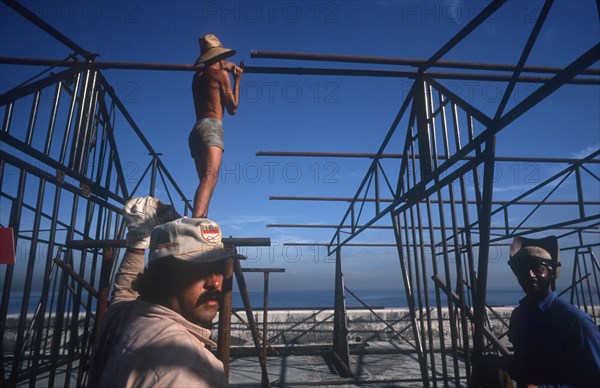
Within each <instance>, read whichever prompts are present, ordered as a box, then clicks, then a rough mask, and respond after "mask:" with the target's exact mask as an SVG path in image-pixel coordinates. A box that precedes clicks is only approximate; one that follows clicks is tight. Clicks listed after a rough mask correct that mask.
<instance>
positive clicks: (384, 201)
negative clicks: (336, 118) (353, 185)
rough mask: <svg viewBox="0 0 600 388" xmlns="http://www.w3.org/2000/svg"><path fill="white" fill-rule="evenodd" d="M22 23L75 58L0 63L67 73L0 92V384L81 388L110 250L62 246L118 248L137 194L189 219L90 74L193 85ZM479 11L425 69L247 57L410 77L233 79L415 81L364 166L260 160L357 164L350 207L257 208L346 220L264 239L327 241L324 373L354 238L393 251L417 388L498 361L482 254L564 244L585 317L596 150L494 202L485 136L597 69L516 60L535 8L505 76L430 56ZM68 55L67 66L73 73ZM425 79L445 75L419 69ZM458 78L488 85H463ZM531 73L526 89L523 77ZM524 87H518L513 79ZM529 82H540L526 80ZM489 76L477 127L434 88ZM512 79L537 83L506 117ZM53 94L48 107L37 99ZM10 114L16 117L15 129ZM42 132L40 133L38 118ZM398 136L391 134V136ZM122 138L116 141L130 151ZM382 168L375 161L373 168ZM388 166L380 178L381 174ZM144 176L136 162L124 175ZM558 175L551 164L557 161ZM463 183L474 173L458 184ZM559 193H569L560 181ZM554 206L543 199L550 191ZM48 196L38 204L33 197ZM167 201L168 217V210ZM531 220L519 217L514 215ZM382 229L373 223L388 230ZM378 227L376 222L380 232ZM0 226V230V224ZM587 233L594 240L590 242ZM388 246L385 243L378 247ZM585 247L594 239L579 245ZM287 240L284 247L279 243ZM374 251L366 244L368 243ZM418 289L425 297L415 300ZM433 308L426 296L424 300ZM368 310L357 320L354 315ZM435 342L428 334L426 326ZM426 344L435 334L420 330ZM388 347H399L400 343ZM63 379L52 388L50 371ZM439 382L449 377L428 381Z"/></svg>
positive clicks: (458, 381) (595, 217)
mask: <svg viewBox="0 0 600 388" xmlns="http://www.w3.org/2000/svg"><path fill="white" fill-rule="evenodd" d="M3 2H4V3H5V4H7V5H8V6H10V7H13V9H15V10H16V11H17V12H19V13H20V14H22V15H23V16H25V17H26V18H27V19H28V20H30V21H31V22H33V23H35V24H36V25H38V26H39V27H40V28H42V29H44V30H45V31H47V32H48V33H49V34H50V35H52V36H53V37H55V38H56V39H58V40H59V41H61V42H62V43H64V44H65V45H66V46H67V47H69V48H70V49H71V50H73V51H74V53H75V54H74V55H72V56H71V57H69V58H67V59H66V60H64V61H55V60H47V59H31V58H0V63H4V64H20V65H36V66H40V65H44V66H51V67H53V68H61V67H64V68H66V69H65V70H63V71H60V72H58V73H53V74H50V75H46V76H45V77H44V78H41V79H39V80H37V81H31V82H28V83H26V84H24V85H21V86H19V87H17V88H15V89H13V90H11V91H9V92H7V93H5V94H3V95H2V96H0V114H2V117H3V123H2V130H1V131H0V141H1V144H2V149H1V150H0V157H1V158H0V185H1V186H0V196H1V198H2V200H3V201H8V202H9V203H10V204H11V206H10V208H11V212H10V216H9V217H8V218H7V221H6V225H5V224H4V223H3V225H2V226H3V227H9V228H12V230H13V233H14V238H15V243H16V245H17V250H18V251H19V252H22V253H26V254H25V256H27V258H26V259H25V260H26V262H27V263H26V271H25V272H24V273H22V274H21V273H16V272H14V266H10V265H9V266H6V267H4V268H3V270H2V271H3V272H2V273H0V275H2V279H3V281H2V284H3V285H2V287H3V290H2V297H1V300H0V336H2V337H4V336H5V334H6V333H7V332H8V331H7V325H9V324H14V325H16V333H17V336H16V338H15V339H14V343H15V344H16V345H15V347H14V349H7V348H5V347H4V343H2V352H1V354H2V356H1V357H2V359H1V360H0V364H1V365H2V378H3V383H6V384H7V385H11V386H12V385H15V384H16V383H19V382H24V381H28V382H29V383H30V385H32V386H33V385H35V383H36V381H37V380H38V379H41V378H43V379H45V380H46V381H49V382H50V385H54V384H57V385H61V383H62V384H63V385H65V386H68V385H70V384H76V385H78V386H79V385H82V384H84V383H85V381H86V372H87V368H86V366H87V363H89V356H90V351H91V347H92V341H93V338H94V333H95V323H96V321H97V319H96V318H97V310H98V309H99V307H100V303H101V301H102V298H101V295H103V294H104V295H105V293H106V291H107V289H108V287H109V286H110V282H111V279H112V272H113V271H114V266H115V263H116V262H117V260H114V258H117V257H118V256H119V254H120V253H121V252H120V250H119V249H118V248H117V249H115V250H114V251H113V250H103V249H102V248H105V247H94V248H82V247H81V246H78V245H77V241H78V240H119V239H122V237H123V234H124V229H125V226H124V223H123V220H122V217H121V208H122V205H123V203H124V201H125V200H126V199H127V198H129V197H131V196H133V195H142V194H141V193H144V194H148V195H153V194H154V192H155V190H156V189H157V185H161V186H160V188H161V189H162V190H164V191H165V192H166V193H167V196H168V199H169V201H170V202H171V203H173V204H174V205H176V206H178V207H183V212H182V213H187V211H188V210H189V209H190V202H189V200H187V199H186V197H185V195H184V194H183V192H182V191H181V190H180V189H179V187H178V186H177V184H176V182H174V180H173V178H172V177H171V175H170V174H169V172H168V171H167V169H166V167H165V165H164V164H163V163H162V161H161V158H160V154H158V153H156V152H155V151H154V149H153V148H152V146H151V145H150V144H149V142H148V141H147V139H146V138H145V137H144V135H143V132H142V130H141V129H140V128H139V127H138V126H137V125H136V123H135V121H134V120H133V118H132V117H131V116H130V115H129V114H128V113H127V111H126V110H125V107H124V105H123V103H122V102H121V101H120V100H119V98H118V97H117V96H116V94H115V92H114V90H113V88H112V87H111V86H110V85H109V84H108V82H107V81H106V79H105V78H104V77H103V75H102V73H101V72H100V71H99V70H100V69H106V68H120V69H132V70H136V69H144V70H166V71H194V70H196V69H197V67H194V66H190V65H171V64H141V63H117V62H100V61H95V56H94V55H93V54H92V53H90V52H89V51H87V50H84V49H83V48H81V47H80V46H78V45H77V44H76V43H74V42H73V41H71V40H70V39H69V38H67V37H65V36H64V35H62V34H60V33H59V32H58V31H56V30H55V29H53V28H52V27H51V26H49V25H48V24H47V23H45V22H44V21H43V20H41V19H39V17H37V16H36V15H34V14H32V13H31V12H30V11H28V10H27V9H25V8H24V7H22V6H20V5H19V4H18V3H17V2H15V1H13V0H3ZM504 3H505V2H504V1H494V2H491V3H490V5H489V6H488V7H487V8H486V9H484V10H483V11H482V12H481V13H480V14H479V15H477V16H476V17H475V18H474V19H473V20H472V21H471V22H469V23H468V24H467V25H466V26H465V27H464V28H463V29H462V30H461V31H460V32H459V33H458V34H457V35H456V36H454V37H453V38H451V39H450V40H449V41H448V43H447V44H445V45H444V46H443V47H442V48H441V49H440V50H438V51H437V52H436V53H435V54H434V55H433V56H432V57H431V58H429V59H428V60H408V59H401V58H373V57H356V56H339V55H322V54H306V53H305V54H298V53H272V52H261V51H256V52H253V53H252V56H253V57H254V58H274V59H284V60H288V61H289V60H296V59H297V60H312V61H332V62H346V63H376V64H387V65H399V66H411V67H414V68H416V70H414V71H399V70H370V69H368V70H367V69H331V68H295V67H294V68H292V67H252V66H247V67H246V68H245V72H246V73H249V74H252V73H254V74H314V75H337V76H369V77H403V78H408V79H413V80H414V84H413V86H412V89H411V91H410V93H409V94H408V96H407V97H406V99H405V100H404V101H402V104H401V107H400V110H399V112H398V114H397V116H396V118H395V120H394V122H393V123H392V125H391V127H390V129H389V131H388V133H387V135H386V136H385V138H384V141H383V143H382V145H381V146H380V148H379V150H378V151H377V152H376V153H373V154H328V155H324V154H319V153H301V154H299V153H286V152H280V153H273V152H271V153H269V152H259V153H258V155H259V156H262V155H275V156H282V157H285V156H307V157H315V156H319V157H323V156H332V157H349V158H355V157H367V158H370V159H371V164H370V167H369V169H368V171H367V173H366V175H365V176H364V178H363V180H362V181H361V183H360V185H359V187H358V189H357V191H356V193H355V195H354V196H353V197H349V198H328V197H271V199H278V200H283V199H285V200H315V201H331V200H335V201H345V202H348V203H349V205H348V208H347V210H346V212H345V213H344V215H343V217H342V219H341V221H340V223H339V224H337V225H302V224H279V225H270V226H272V227H302V228H316V227H321V228H331V229H333V230H334V232H333V237H332V238H331V240H330V241H329V242H327V243H323V244H326V245H327V246H328V248H329V253H330V254H335V258H336V271H335V275H336V276H335V313H334V330H333V341H332V343H333V346H332V355H333V357H332V359H333V360H334V363H335V364H336V368H337V371H338V373H339V374H340V375H343V376H351V375H352V365H351V364H350V357H349V346H348V338H347V332H348V328H347V319H346V307H345V292H349V293H350V294H351V295H352V296H354V297H356V298H358V297H357V296H355V295H354V294H353V293H352V291H350V290H349V289H348V288H347V287H346V286H345V285H344V279H343V265H342V264H343V257H342V251H343V249H344V250H345V249H346V247H351V246H356V245H362V246H366V244H360V243H353V242H352V241H353V240H354V239H355V238H356V237H358V236H359V235H360V234H361V233H363V232H365V231H366V230H378V229H380V230H383V231H389V230H391V231H393V236H394V240H395V243H393V244H390V246H392V247H395V248H396V250H397V255H398V259H399V264H400V267H401V276H402V279H403V281H404V286H405V294H406V300H407V301H408V303H409V309H410V314H409V317H408V319H410V321H411V328H412V331H413V333H412V338H413V339H412V341H413V342H411V344H410V345H411V346H412V347H413V348H414V349H415V351H416V353H417V358H418V360H419V364H420V368H421V377H422V381H423V384H424V385H425V386H434V387H437V386H442V385H443V386H449V384H452V385H456V386H463V385H470V384H472V382H473V381H472V372H473V368H477V365H473V359H476V357H475V358H472V356H473V355H475V356H477V355H479V354H482V353H488V352H494V353H500V354H506V353H507V352H508V350H507V349H505V348H504V347H503V346H502V344H501V343H500V342H499V341H498V337H497V336H495V335H494V334H493V333H492V332H491V331H490V330H489V328H488V327H487V313H488V311H490V312H492V313H493V310H492V309H490V308H489V306H487V305H486V290H487V275H488V257H489V254H490V252H489V250H490V247H493V246H506V245H507V244H509V243H510V239H512V238H513V237H515V236H524V235H531V234H534V233H538V232H554V233H556V234H558V236H559V238H566V237H571V236H576V238H577V241H578V244H576V245H574V246H569V247H563V248H562V249H561V250H562V251H563V253H564V252H569V253H570V252H572V253H573V268H572V273H571V274H569V275H570V276H571V286H570V287H569V288H568V290H566V291H568V292H569V293H570V300H571V302H572V303H574V304H576V305H578V306H579V307H580V308H582V309H583V310H585V311H586V312H588V313H589V314H590V315H592V316H593V318H594V319H595V320H596V323H599V321H600V313H599V312H598V310H597V309H598V306H599V305H600V294H599V290H600V286H599V284H600V283H599V281H600V267H599V265H598V261H597V259H596V257H595V256H594V254H593V251H592V248H594V247H597V246H599V245H600V243H599V242H598V239H597V230H598V227H599V226H600V220H599V219H600V214H599V213H598V204H599V203H598V200H597V199H598V198H597V197H593V196H592V198H590V196H589V194H588V195H586V193H585V192H584V189H583V187H584V182H588V181H592V182H596V184H597V182H598V181H600V177H598V176H597V175H596V174H595V173H594V172H593V167H594V166H597V164H598V163H599V162H600V151H596V152H594V153H592V154H590V155H589V156H587V157H585V158H582V159H564V158H545V159H544V158H517V159H516V160H529V161H533V162H543V163H553V164H556V165H560V166H563V167H561V170H560V171H559V172H558V173H556V174H555V175H554V176H552V177H550V178H549V179H547V180H546V181H544V182H541V183H540V184H538V185H536V186H535V187H534V188H532V189H531V190H529V191H527V192H525V193H523V194H521V195H520V196H518V197H517V198H514V199H513V200H511V201H495V200H494V197H493V173H494V168H495V166H497V165H498V164H500V163H504V162H507V161H511V160H515V159H514V158H504V157H502V156H498V155H496V151H495V141H496V135H497V134H498V133H500V132H501V131H502V130H503V129H504V128H505V127H507V126H508V125H510V124H511V123H513V122H515V121H516V120H518V119H519V117H520V116H521V115H523V114H524V113H525V112H527V111H528V110H529V109H531V108H533V107H535V106H536V105H538V104H540V103H542V102H543V100H544V99H545V98H547V97H548V96H550V95H551V94H552V93H554V92H555V91H556V90H558V89H559V88H560V87H561V86H563V85H578V86H580V87H589V86H592V87H598V85H600V78H598V75H600V71H599V70H597V69H591V68H590V67H591V66H592V65H593V64H594V63H596V62H597V61H598V60H599V59H600V44H598V43H597V44H595V45H594V46H592V47H590V48H589V50H588V51H586V52H585V53H583V54H582V55H581V56H580V57H578V58H573V59H572V61H571V63H570V64H569V65H568V66H566V67H564V68H552V67H539V66H536V67H533V66H527V65H526V62H527V58H528V56H529V54H530V52H531V50H532V48H533V47H534V45H535V42H536V39H537V36H538V33H539V31H540V30H541V28H542V26H543V25H544V22H545V18H546V15H547V14H548V12H549V11H550V8H551V6H552V1H546V2H545V5H544V7H543V8H542V9H541V11H540V14H539V16H538V20H537V22H536V23H535V25H534V26H533V27H532V31H531V33H530V36H529V39H528V41H527V44H526V46H525V47H524V48H523V51H522V54H521V56H520V59H519V61H518V63H516V64H515V65H498V64H478V63H466V62H450V61H442V60H440V59H441V58H442V57H443V56H444V55H445V54H446V53H447V52H448V51H450V50H451V49H452V48H453V47H455V46H456V45H457V44H458V43H459V42H461V41H462V40H463V39H464V38H465V37H467V36H468V35H469V34H470V33H472V32H473V31H474V30H476V29H477V28H478V27H479V26H480V25H481V23H483V22H484V21H485V20H486V19H487V18H488V17H490V16H491V15H493V13H494V12H496V11H497V10H498V9H500V8H501V7H502V6H503V5H504ZM78 58H83V60H78ZM433 68H446V69H453V72H433V71H430V69H433ZM467 70H477V71H489V72H491V73H489V74H483V73H480V72H479V73H472V74H471V73H466V72H465V71H467ZM529 73H531V74H534V75H530V74H529ZM525 74H527V75H525ZM540 74H541V75H540ZM448 79H451V80H465V79H469V80H474V79H477V80H489V81H497V82H506V84H507V87H506V91H505V93H504V95H503V98H502V100H501V101H500V103H499V104H498V107H497V110H496V113H495V115H494V116H493V117H490V116H488V115H486V114H484V113H483V112H482V111H481V110H479V109H478V108H477V107H475V106H473V105H472V104H470V103H468V102H467V101H465V100H464V99H462V98H460V97H459V96H458V95H456V94H454V93H453V92H452V91H451V90H449V89H448V88H446V87H445V86H444V85H443V82H441V80H448ZM518 83H533V84H540V86H539V87H538V88H537V90H535V91H534V92H533V93H531V94H530V95H529V96H528V97H527V98H525V99H524V100H522V101H521V102H520V103H518V104H517V105H516V106H515V107H513V108H512V109H510V110H508V111H506V110H507V109H506V107H507V102H508V99H509V98H510V96H511V93H512V91H513V90H514V88H515V86H516V85H517V84H518ZM42 93H48V94H49V95H51V96H52V103H51V106H50V108H47V107H44V106H43V104H41V102H40V96H41V95H42ZM19 115H24V116H23V117H24V118H20V119H18V118H19V117H20V116H19ZM44 118H47V120H46V121H43V120H44ZM401 123H402V125H401ZM404 130H405V131H406V135H405V138H404V143H403V145H401V147H402V152H401V153H397V154H390V153H386V150H388V147H389V148H391V147H390V146H391V145H392V143H393V141H395V140H392V139H394V135H395V134H397V133H400V132H401V131H404ZM124 135H127V136H130V137H129V138H131V137H132V138H134V139H135V142H136V143H135V144H134V145H132V144H130V143H129V144H128V145H127V146H128V147H129V148H133V147H138V148H139V149H140V150H141V151H140V154H142V153H143V154H144V155H149V158H148V160H147V161H144V162H143V165H144V166H145V167H144V168H143V169H142V170H143V174H142V175H141V177H140V178H139V179H136V180H135V181H129V180H128V179H127V177H126V176H125V174H124V169H123V166H122V165H121V157H120V151H121V152H122V148H120V147H122V146H121V144H122V143H123V141H121V140H120V137H121V136H124ZM129 138H128V139H129ZM384 160H386V161H387V162H388V163H387V164H386V163H384ZM390 160H391V161H393V162H394V163H393V164H392V166H391V167H390V163H389V161H390ZM140 163H142V161H140ZM565 164H566V165H567V167H564V165H565ZM467 176H470V177H472V180H471V181H469V180H468V179H466V177H467ZM573 179H574V180H575V184H574V185H571V184H570V182H571V180H573ZM559 188H560V189H565V190H566V191H568V192H569V193H570V195H571V196H570V199H569V200H564V199H561V200H555V199H553V198H551V197H552V195H553V193H555V191H556V190H558V189H559ZM49 196H51V197H52V201H51V204H50V205H49V202H48V201H44V198H48V197H49ZM179 201H183V205H182V203H181V202H179ZM526 206H529V207H531V211H530V212H529V213H528V214H526V215H525V216H523V217H522V219H519V220H518V221H517V222H516V223H515V222H514V218H515V217H518V216H520V215H522V210H520V211H514V210H513V209H515V208H517V207H518V208H519V209H522V208H523V207H526ZM549 206H550V207H552V206H554V207H556V206H567V207H571V208H576V209H577V210H576V215H574V216H572V217H570V218H562V219H559V220H557V221H556V222H555V223H553V224H550V225H544V226H540V225H535V224H529V225H528V226H525V225H526V224H527V223H528V222H529V221H530V219H532V218H533V216H534V215H535V214H539V213H540V212H542V211H544V210H545V209H547V208H548V207H549ZM387 217H389V218H387ZM386 218H387V219H389V222H390V224H391V225H386V226H382V225H380V224H378V222H379V221H380V220H385V219H386ZM3 222H4V221H3ZM590 231H593V232H594V234H591V233H590ZM390 235H391V234H390ZM590 236H592V237H590ZM292 244H293V243H292ZM383 245H385V244H373V245H371V246H383ZM40 265H42V266H43V276H42V278H41V284H42V290H41V292H40V295H39V297H38V296H37V295H33V294H32V292H31V291H32V284H33V283H34V278H35V272H36V269H37V270H38V271H39V266H40ZM430 288H433V291H430ZM14 292H21V293H22V304H21V313H20V315H19V317H18V318H17V319H16V320H14V321H12V322H9V319H8V317H7V311H8V304H9V300H10V296H11V294H12V293H14ZM431 295H434V297H433V299H432V298H431ZM367 307H368V306H367ZM434 329H435V330H434ZM434 331H437V332H439V333H440V336H439V338H434V337H433V335H432V333H433V332H434ZM398 338H401V337H398ZM59 366H60V367H61V369H62V370H64V371H65V373H64V374H62V375H60V376H57V375H56V371H57V367H59ZM439 373H442V374H443V376H447V377H448V378H445V379H440V378H439Z"/></svg>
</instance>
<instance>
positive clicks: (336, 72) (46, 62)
mask: <svg viewBox="0 0 600 388" xmlns="http://www.w3.org/2000/svg"><path fill="white" fill-rule="evenodd" d="M90 63H91V65H92V66H94V67H95V68H96V69H98V70H104V69H121V70H124V69H126V70H166V71H169V70H170V71H201V70H202V69H203V68H202V67H200V66H193V65H181V64H154V63H140V62H103V61H95V62H90ZM0 64H9V65H11V64H12V65H29V66H55V67H73V66H81V65H82V62H74V61H72V62H65V61H64V60H53V59H39V58H12V57H0ZM244 73H246V74H279V75H327V76H345V77H384V78H408V79H415V78H417V77H418V76H419V74H418V73H417V72H416V71H399V70H370V69H335V68H332V69H330V68H312V67H268V66H246V67H244ZM426 74H427V75H428V76H430V77H432V78H436V79H446V80H462V81H498V82H510V80H511V77H510V76H507V75H501V74H465V73H440V72H427V73H426ZM550 79H551V78H550V77H547V76H521V77H519V82H522V83H543V82H546V81H549V80H550ZM566 83H568V84H579V85H598V84H600V79H598V78H590V77H578V78H573V79H571V80H568V81H566Z"/></svg>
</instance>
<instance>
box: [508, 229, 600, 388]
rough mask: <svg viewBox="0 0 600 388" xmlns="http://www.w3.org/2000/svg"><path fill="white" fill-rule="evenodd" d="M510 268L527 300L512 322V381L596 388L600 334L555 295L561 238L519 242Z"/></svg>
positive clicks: (586, 318)
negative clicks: (559, 241)
mask: <svg viewBox="0 0 600 388" xmlns="http://www.w3.org/2000/svg"><path fill="white" fill-rule="evenodd" d="M508 264H509V265H510V268H511V269H512V271H513V273H514V274H515V276H516V277H517V280H518V282H519V284H520V285H521V288H522V289H523V291H524V292H525V294H526V295H525V297H524V298H523V299H521V301H520V302H519V306H517V307H516V308H515V310H514V311H513V313H512V315H511V318H510V326H509V331H508V338H509V340H510V342H511V343H512V344H513V347H514V360H513V362H512V366H511V368H510V372H511V377H512V378H513V379H514V380H516V381H517V382H518V384H519V386H524V387H525V386H526V387H530V386H561V387H563V386H564V387H571V386H573V387H598V386H599V385H600V329H599V328H598V327H597V326H596V325H595V324H594V322H593V321H592V319H591V318H590V317H589V316H588V315H587V314H585V313H584V312H583V311H581V310H579V309H578V308H577V307H575V306H573V305H571V304H569V303H567V302H565V301H563V300H561V299H560V298H559V297H558V295H557V294H556V292H554V289H555V284H554V283H555V280H556V278H557V277H558V275H559V274H560V252H559V248H558V240H557V238H556V237H555V236H548V237H545V238H540V239H533V238H524V237H516V238H515V239H514V240H513V242H512V244H511V247H510V260H509V262H508Z"/></svg>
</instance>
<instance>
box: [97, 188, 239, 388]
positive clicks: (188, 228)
mask: <svg viewBox="0 0 600 388" xmlns="http://www.w3.org/2000/svg"><path fill="white" fill-rule="evenodd" d="M124 217H125V220H126V222H127V226H128V234H127V252H126V254H125V255H124V257H123V260H122V262H121V265H120V266H119V271H118V273H117V275H116V277H115V287H114V291H113V299H112V302H111V306H110V307H109V309H108V311H107V313H106V315H105V316H104V319H103V321H102V326H101V329H100V332H99V334H98V337H97V341H96V344H97V347H96V351H95V353H94V356H93V358H92V365H91V370H90V375H89V386H91V387H96V386H99V387H151V386H162V387H211V388H212V387H226V386H227V381H226V379H225V374H224V371H223V364H222V362H221V361H219V360H218V359H217V358H216V357H215V356H214V355H213V354H212V352H211V351H210V350H209V348H210V347H214V346H215V343H214V342H213V341H212V340H211V339H210V335H211V330H210V328H211V323H212V320H213V319H214V318H215V316H216V314H217V312H218V309H219V301H220V297H221V290H222V285H223V271H224V265H225V259H227V258H238V259H243V258H245V257H243V256H240V255H237V254H236V253H235V252H230V251H227V250H225V249H224V247H223V243H222V242H221V230H220V228H219V225H217V224H216V223H215V222H213V221H211V220H208V219H205V218H178V217H179V215H178V214H177V213H176V212H175V211H174V209H173V208H172V207H171V206H167V205H165V204H163V203H162V202H160V201H159V200H156V199H154V198H152V197H145V198H134V199H132V200H130V201H128V202H127V204H126V205H125V209H124ZM148 247H149V254H148V266H147V267H146V268H145V269H144V250H145V248H148ZM142 271H143V272H142Z"/></svg>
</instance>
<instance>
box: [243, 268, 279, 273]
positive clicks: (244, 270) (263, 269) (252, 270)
mask: <svg viewBox="0 0 600 388" xmlns="http://www.w3.org/2000/svg"><path fill="white" fill-rule="evenodd" d="M242 272H285V268H242Z"/></svg>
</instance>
